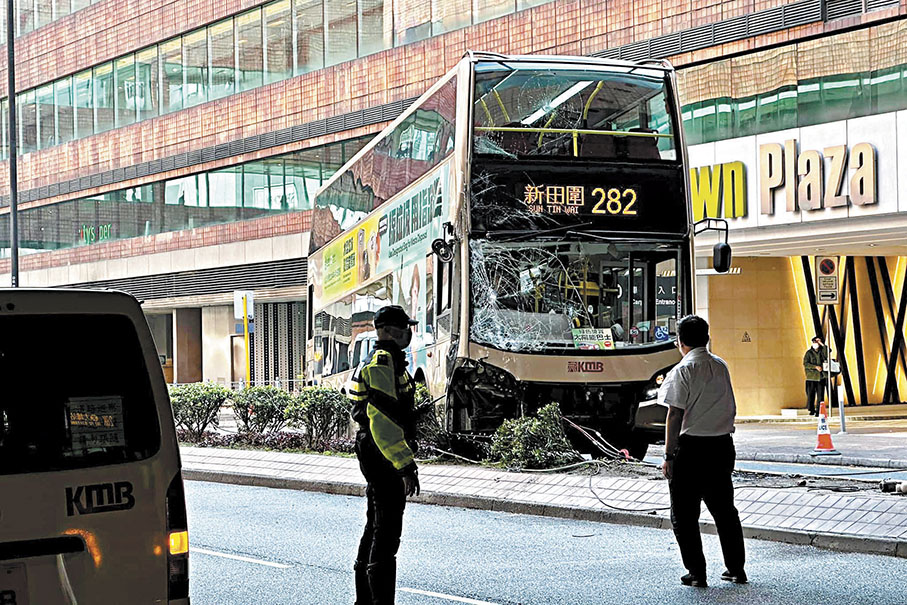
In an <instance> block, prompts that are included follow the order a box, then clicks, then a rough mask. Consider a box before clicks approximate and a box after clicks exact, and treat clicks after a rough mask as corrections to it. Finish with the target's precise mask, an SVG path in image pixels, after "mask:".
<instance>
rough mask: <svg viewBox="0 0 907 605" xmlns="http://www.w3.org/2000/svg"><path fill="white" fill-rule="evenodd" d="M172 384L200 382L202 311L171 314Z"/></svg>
mask: <svg viewBox="0 0 907 605" xmlns="http://www.w3.org/2000/svg"><path fill="white" fill-rule="evenodd" d="M173 342H174V347H173V356H174V360H173V371H174V376H173V380H174V382H178V383H186V382H200V381H201V380H202V310H201V309H176V310H175V311H174V312H173Z"/></svg>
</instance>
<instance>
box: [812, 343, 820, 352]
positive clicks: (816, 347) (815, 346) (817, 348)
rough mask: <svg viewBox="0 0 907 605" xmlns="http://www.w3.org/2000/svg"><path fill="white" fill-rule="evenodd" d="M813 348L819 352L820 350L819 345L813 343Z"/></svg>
mask: <svg viewBox="0 0 907 605" xmlns="http://www.w3.org/2000/svg"><path fill="white" fill-rule="evenodd" d="M813 348H814V349H815V350H817V351H818V350H819V343H817V342H814V343H813Z"/></svg>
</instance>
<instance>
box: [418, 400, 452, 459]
mask: <svg viewBox="0 0 907 605" xmlns="http://www.w3.org/2000/svg"><path fill="white" fill-rule="evenodd" d="M415 406H416V411H417V412H418V414H419V416H418V418H417V419H416V440H417V441H418V442H419V447H420V456H426V455H427V454H428V450H429V449H431V448H436V449H447V448H448V447H449V441H450V440H449V439H448V435H447V433H446V431H445V430H444V429H443V428H442V427H443V423H442V422H441V418H440V417H439V415H438V408H437V407H436V406H435V402H434V401H432V396H431V391H429V390H428V387H426V386H425V385H423V384H422V383H421V382H417V383H416V401H415Z"/></svg>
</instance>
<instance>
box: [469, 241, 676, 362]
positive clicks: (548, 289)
mask: <svg viewBox="0 0 907 605" xmlns="http://www.w3.org/2000/svg"><path fill="white" fill-rule="evenodd" d="M470 255H471V259H470V266H471V280H470V281H471V289H472V292H471V298H472V312H473V319H472V328H471V339H472V340H473V341H474V342H477V343H479V344H485V345H489V346H492V347H494V348H497V349H503V350H506V351H515V352H539V351H545V350H557V349H560V350H577V349H579V350H604V351H606V350H612V349H621V348H626V347H643V346H649V345H655V344H662V343H666V342H669V341H671V340H672V339H673V338H674V335H675V333H676V323H677V317H678V314H679V309H680V307H679V305H680V304H681V301H680V300H679V296H678V293H679V289H678V287H677V286H678V283H679V282H678V276H677V268H678V260H679V258H680V247H679V246H678V245H677V244H673V243H672V244H666V243H659V242H638V243H637V242H632V243H630V242H606V241H601V242H599V241H591V242H590V241H527V240H520V241H512V242H495V241H491V240H487V239H474V240H472V241H471V242H470Z"/></svg>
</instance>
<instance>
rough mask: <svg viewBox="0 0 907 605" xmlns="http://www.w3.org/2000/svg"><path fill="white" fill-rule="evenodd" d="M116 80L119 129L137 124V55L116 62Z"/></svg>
mask: <svg viewBox="0 0 907 605" xmlns="http://www.w3.org/2000/svg"><path fill="white" fill-rule="evenodd" d="M116 79H117V98H116V103H117V106H116V118H117V119H116V125H117V127H118V128H119V127H120V126H127V125H129V124H132V123H133V122H135V112H136V87H135V55H126V56H125V57H121V58H119V59H117V60H116Z"/></svg>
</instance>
